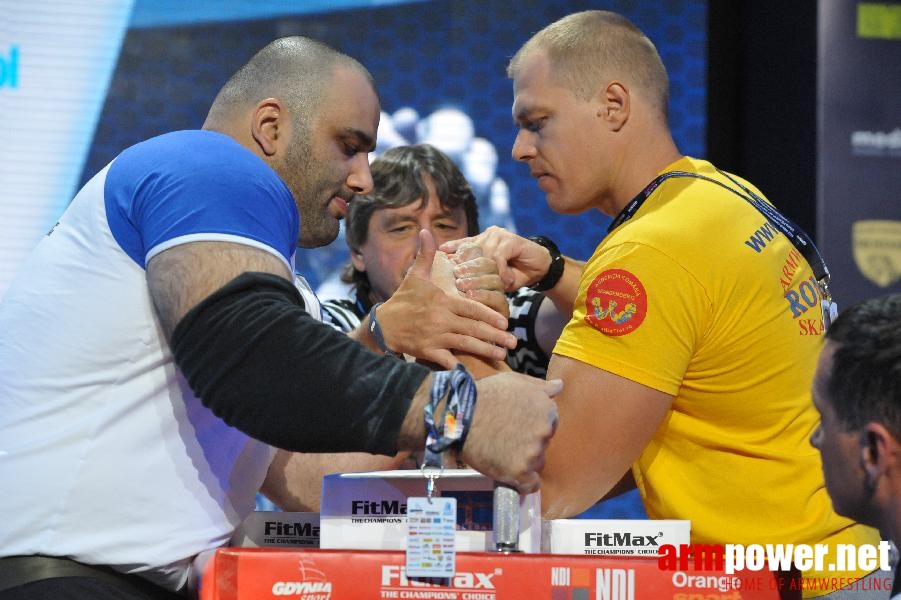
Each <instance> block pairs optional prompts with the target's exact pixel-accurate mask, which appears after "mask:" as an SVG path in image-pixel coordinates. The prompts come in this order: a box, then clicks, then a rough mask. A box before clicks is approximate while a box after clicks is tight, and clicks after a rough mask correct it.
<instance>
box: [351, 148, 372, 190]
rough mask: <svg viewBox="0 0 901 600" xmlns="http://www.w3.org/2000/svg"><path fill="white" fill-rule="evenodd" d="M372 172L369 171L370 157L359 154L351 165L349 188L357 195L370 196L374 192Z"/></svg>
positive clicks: (365, 154) (362, 153) (363, 153)
mask: <svg viewBox="0 0 901 600" xmlns="http://www.w3.org/2000/svg"><path fill="white" fill-rule="evenodd" d="M372 185H373V184H372V172H371V171H370V170H369V155H368V154H367V153H365V152H359V153H357V155H356V156H354V159H353V161H352V163H351V167H350V173H348V174H347V186H348V187H349V188H350V189H352V190H353V191H354V193H355V194H368V193H369V192H371V191H372Z"/></svg>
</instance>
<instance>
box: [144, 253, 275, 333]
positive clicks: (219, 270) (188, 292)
mask: <svg viewBox="0 0 901 600" xmlns="http://www.w3.org/2000/svg"><path fill="white" fill-rule="evenodd" d="M248 271H258V272H263V273H272V274H274V275H278V276H280V277H285V278H287V279H289V280H291V278H292V274H291V273H290V271H289V269H288V267H287V265H285V263H284V262H283V261H282V260H281V259H279V258H278V257H276V256H274V255H273V254H271V253H269V252H266V251H265V250H261V249H259V248H255V247H253V246H246V245H243V244H235V243H229V242H193V243H188V244H180V245H178V246H174V247H172V248H169V249H168V250H164V251H162V252H160V253H159V254H157V255H156V256H154V257H153V258H151V259H150V261H149V262H148V263H147V284H148V287H149V289H150V296H151V299H152V301H153V305H154V307H155V308H156V311H157V314H158V315H159V318H160V322H161V323H162V325H163V330H164V331H165V334H166V339H170V338H171V336H172V331H173V330H174V329H175V325H176V324H177V323H178V322H179V321H180V320H181V318H182V317H183V316H185V314H186V313H187V312H188V311H189V310H191V308H193V307H194V306H195V305H197V304H198V303H199V302H201V301H202V300H203V299H204V298H206V297H207V296H209V295H210V294H212V293H213V292H215V291H216V290H218V289H219V288H221V287H222V286H223V285H225V284H226V283H228V282H229V281H231V280H232V279H234V278H235V277H237V276H238V275H240V274H242V273H246V272H248Z"/></svg>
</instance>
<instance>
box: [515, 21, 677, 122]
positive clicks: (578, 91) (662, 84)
mask: <svg viewBox="0 0 901 600" xmlns="http://www.w3.org/2000/svg"><path fill="white" fill-rule="evenodd" d="M533 52H541V53H544V54H545V55H546V56H547V57H548V59H549V60H550V62H551V65H552V70H553V73H554V76H555V78H556V80H557V81H558V82H559V83H560V84H561V85H563V86H564V87H566V88H567V89H569V90H571V91H572V92H573V93H574V94H575V95H576V96H577V97H578V98H580V99H582V100H588V99H589V98H590V97H591V96H592V95H593V94H594V93H595V92H596V91H597V88H598V86H599V85H600V84H602V83H604V82H606V81H610V80H612V79H618V80H620V81H622V82H623V83H627V84H631V85H632V86H636V87H637V88H638V89H639V90H640V91H641V92H642V95H643V96H645V97H646V98H647V100H648V102H649V103H650V104H651V105H652V106H653V107H655V108H657V109H658V110H659V111H660V113H661V114H662V115H663V117H664V119H665V118H666V113H667V105H668V103H669V77H668V76H667V74H666V68H665V67H664V66H663V61H662V60H660V55H659V54H658V53H657V48H655V47H654V44H653V43H652V42H651V40H649V39H648V37H647V36H646V35H645V34H644V33H642V32H641V30H640V29H638V28H637V27H636V26H635V25H633V24H632V22H631V21H629V20H628V19H626V18H625V17H623V16H622V15H619V14H617V13H614V12H609V11H604V10H587V11H583V12H577V13H573V14H571V15H568V16H566V17H563V18H562V19H560V20H558V21H555V22H553V23H551V24H550V25H548V26H547V27H545V28H544V29H542V30H541V31H539V32H538V33H536V34H535V35H533V36H532V37H531V38H530V39H529V41H527V42H526V43H525V44H524V45H523V46H522V48H520V49H519V50H518V51H517V52H516V54H515V55H514V56H513V58H512V59H511V60H510V64H509V65H508V66H507V76H508V77H510V78H511V79H515V78H516V75H517V73H518V71H519V68H520V67H521V66H522V62H523V60H524V59H525V57H527V56H528V55H530V54H532V53H533Z"/></svg>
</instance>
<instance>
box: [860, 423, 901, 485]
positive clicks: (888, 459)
mask: <svg viewBox="0 0 901 600" xmlns="http://www.w3.org/2000/svg"><path fill="white" fill-rule="evenodd" d="M898 449H899V447H898V442H897V440H895V437H894V436H893V435H892V434H891V432H889V430H888V429H886V428H885V426H884V425H882V423H878V422H875V421H871V422H869V423H867V424H866V425H864V426H863V428H862V429H861V431H860V464H861V467H862V468H863V470H864V473H865V474H866V481H867V486H868V487H869V488H870V489H875V488H876V483H877V482H878V481H879V479H880V478H881V477H882V476H883V475H884V474H885V473H886V472H888V471H889V469H890V468H892V467H893V466H894V463H895V462H897V461H898V458H899V453H898Z"/></svg>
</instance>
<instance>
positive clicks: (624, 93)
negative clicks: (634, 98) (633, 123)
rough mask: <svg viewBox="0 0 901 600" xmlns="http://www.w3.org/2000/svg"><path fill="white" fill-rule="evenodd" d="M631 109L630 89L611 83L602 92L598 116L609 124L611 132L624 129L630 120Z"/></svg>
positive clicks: (617, 82)
mask: <svg viewBox="0 0 901 600" xmlns="http://www.w3.org/2000/svg"><path fill="white" fill-rule="evenodd" d="M631 108H632V106H631V97H630V95H629V89H628V88H627V87H626V86H625V85H624V84H622V83H620V82H619V81H611V82H610V83H608V84H607V86H606V87H604V89H602V90H601V91H600V103H599V105H598V113H597V115H598V116H599V117H600V118H602V119H604V121H606V122H607V124H608V126H609V127H610V130H611V131H619V130H620V129H622V127H623V125H625V124H626V121H628V120H629V111H630V110H631Z"/></svg>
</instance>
